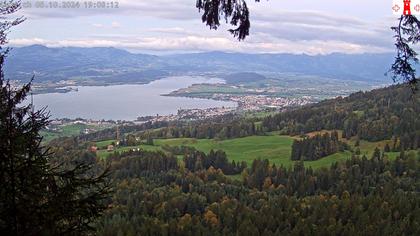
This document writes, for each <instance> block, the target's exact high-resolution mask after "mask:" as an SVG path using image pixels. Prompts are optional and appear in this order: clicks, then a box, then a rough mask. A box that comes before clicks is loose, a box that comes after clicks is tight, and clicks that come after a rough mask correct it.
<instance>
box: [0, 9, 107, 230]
mask: <svg viewBox="0 0 420 236" xmlns="http://www.w3.org/2000/svg"><path fill="white" fill-rule="evenodd" d="M5 3H6V5H2V6H1V7H0V15H7V14H9V13H13V12H15V11H17V10H18V9H19V3H15V2H13V1H10V2H5ZM3 19H4V18H3ZM20 22H22V18H20V19H17V20H13V21H3V22H1V23H0V235H66V234H67V235H69V234H70V235H71V234H77V235H80V234H84V233H86V232H88V231H89V230H90V229H92V222H93V221H94V220H95V219H96V218H97V217H98V216H99V215H100V214H101V213H102V212H103V211H104V209H105V208H106V205H105V204H104V202H103V200H104V198H106V197H107V195H108V193H109V187H108V186H109V185H108V183H107V178H106V176H107V173H108V171H107V170H105V171H103V172H101V174H95V173H97V171H92V167H93V165H94V164H93V163H87V162H83V161H73V162H72V163H70V164H69V163H66V164H65V165H64V163H60V164H54V165H53V164H51V160H50V154H51V153H50V152H49V149H46V148H44V147H42V146H41V141H42V137H41V136H40V131H41V130H42V129H44V128H45V126H46V125H47V124H48V118H49V116H48V114H47V113H46V112H45V109H41V110H38V111H35V110H34V107H33V105H32V104H28V102H27V100H28V93H29V92H30V90H31V82H29V83H28V84H26V85H24V86H23V87H21V88H17V87H16V86H13V85H12V84H11V83H10V81H8V80H6V79H5V77H4V73H3V67H4V60H5V58H6V56H7V53H8V49H7V48H6V49H4V48H2V47H1V45H4V44H5V43H6V33H7V32H8V30H9V29H10V27H12V26H14V25H16V24H19V23H20ZM55 163H58V162H55Z"/></svg>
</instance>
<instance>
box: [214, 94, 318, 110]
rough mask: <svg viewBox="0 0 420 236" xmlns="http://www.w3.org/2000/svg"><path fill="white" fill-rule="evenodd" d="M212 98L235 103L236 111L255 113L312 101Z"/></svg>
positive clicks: (221, 96)
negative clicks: (236, 104) (236, 105)
mask: <svg viewBox="0 0 420 236" xmlns="http://www.w3.org/2000/svg"><path fill="white" fill-rule="evenodd" d="M212 98H213V99H216V100H225V101H233V102H236V103H238V109H239V110H243V111H257V110H261V109H265V108H274V109H281V108H285V107H290V106H303V105H306V104H309V103H312V102H313V99H312V98H311V97H308V96H303V97H300V98H285V97H272V96H266V95H243V96H240V95H232V94H214V95H213V97H212Z"/></svg>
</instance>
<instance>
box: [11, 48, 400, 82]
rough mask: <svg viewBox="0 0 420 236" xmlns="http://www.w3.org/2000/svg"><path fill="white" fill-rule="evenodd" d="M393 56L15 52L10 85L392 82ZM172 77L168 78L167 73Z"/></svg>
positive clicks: (72, 50) (80, 50) (93, 50)
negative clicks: (259, 76) (277, 77)
mask: <svg viewBox="0 0 420 236" xmlns="http://www.w3.org/2000/svg"><path fill="white" fill-rule="evenodd" d="M393 57H394V55H392V54H360V55H351V54H330V55H315V56H310V55H304V54H302V55H294V54H241V53H222V52H206V53H194V54H177V55H170V56H154V55H145V54H135V53H130V52H128V51H125V50H121V49H116V48H77V47H65V48H48V47H45V46H41V45H33V46H28V47H21V48H14V49H13V50H12V51H11V52H10V55H9V57H8V60H7V63H6V74H7V75H8V76H10V78H12V79H18V80H27V79H28V77H29V78H30V76H31V75H33V74H35V75H36V81H37V82H42V81H59V80H66V79H91V80H100V81H104V82H147V81H150V80H154V79H156V78H159V77H162V76H165V75H168V74H188V73H213V74H214V73H216V74H218V73H219V74H232V73H242V72H243V70H244V68H246V70H247V71H255V72H258V73H270V72H271V73H282V74H287V73H289V74H302V75H311V76H319V77H326V78H334V79H343V80H356V81H371V82H373V81H376V82H378V81H379V82H383V81H388V78H386V77H385V76H384V73H385V72H387V71H388V69H389V67H390V65H391V64H392V60H393ZM169 72H170V73H169Z"/></svg>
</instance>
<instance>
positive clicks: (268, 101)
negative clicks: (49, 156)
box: [46, 94, 313, 134]
mask: <svg viewBox="0 0 420 236" xmlns="http://www.w3.org/2000/svg"><path fill="white" fill-rule="evenodd" d="M212 99H215V100H223V101H232V102H236V103H237V104H238V105H237V106H236V107H215V108H207V109H180V110H178V112H177V114H171V115H156V116H144V117H139V118H137V119H136V120H134V121H124V120H118V121H114V120H92V119H81V118H78V119H55V120H52V121H51V123H50V125H48V126H47V129H46V131H49V132H56V133H60V132H62V128H63V127H65V126H69V125H82V127H81V130H80V134H89V133H93V132H96V131H98V130H101V129H106V128H112V127H115V126H124V125H140V124H143V123H146V122H161V121H178V120H181V121H182V120H183V121H194V120H204V119H211V118H215V117H220V116H223V115H226V114H232V113H241V112H248V111H261V110H267V109H271V110H279V111H280V110H282V109H284V108H286V107H294V106H303V105H306V104H309V103H312V102H313V100H312V98H311V97H301V98H282V97H270V96H265V95H245V96H240V95H231V94H214V95H213V97H212Z"/></svg>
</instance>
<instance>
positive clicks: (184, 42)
mask: <svg viewBox="0 0 420 236" xmlns="http://www.w3.org/2000/svg"><path fill="white" fill-rule="evenodd" d="M10 43H11V44H12V45H14V46H26V45H32V44H43V45H46V46H49V47H69V46H74V47H117V48H125V49H129V50H132V51H154V52H157V53H159V52H166V51H194V52H197V51H214V50H216V51H227V52H244V53H296V54H301V53H305V54H310V55H315V54H328V53H333V52H342V53H364V52H371V53H378V52H386V51H387V50H386V48H380V47H372V46H366V45H361V44H351V43H346V42H342V41H324V40H301V41H290V40H274V41H269V40H267V41H259V42H258V41H253V42H243V43H238V42H237V41H235V40H231V39H227V38H223V37H213V38H208V37H197V36H185V37H175V38H174V37H166V38H163V37H148V38H137V39H133V38H129V39H124V38H121V39H119V40H118V39H106V40H100V39H83V40H58V41H53V40H45V39H39V38H33V39H13V40H11V41H10Z"/></svg>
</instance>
